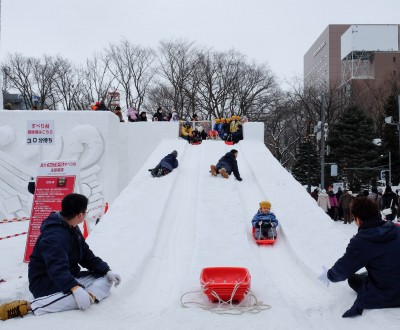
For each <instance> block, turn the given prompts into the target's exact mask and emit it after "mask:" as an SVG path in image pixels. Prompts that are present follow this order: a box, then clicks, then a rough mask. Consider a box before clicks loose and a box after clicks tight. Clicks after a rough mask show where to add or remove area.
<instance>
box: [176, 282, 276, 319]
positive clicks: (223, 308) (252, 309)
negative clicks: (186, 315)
mask: <svg viewBox="0 0 400 330" xmlns="http://www.w3.org/2000/svg"><path fill="white" fill-rule="evenodd" d="M208 284H209V283H205V284H204V285H203V286H202V289H201V290H195V291H188V292H186V293H184V294H183V295H182V296H181V306H182V307H184V308H201V309H204V310H209V311H211V312H214V313H217V314H230V315H240V314H243V313H246V312H247V313H252V314H258V313H259V312H261V311H264V310H267V309H270V308H271V305H267V304H264V303H263V302H262V301H259V300H258V299H257V297H256V296H255V295H254V293H253V292H252V291H251V290H249V291H248V293H247V295H246V296H245V297H244V299H243V300H242V301H241V302H240V303H238V304H233V300H232V299H233V297H234V296H235V293H236V291H237V290H238V288H239V286H240V285H241V284H242V282H239V283H236V285H235V287H234V289H233V291H232V294H231V297H230V299H228V300H227V301H225V300H223V299H221V298H220V297H219V295H218V294H217V293H216V292H215V291H212V292H211V294H212V296H213V297H215V298H216V299H218V302H217V305H215V304H210V303H206V302H203V303H201V302H197V301H184V297H185V296H186V295H189V294H194V293H204V291H205V289H206V287H207V285H208Z"/></svg>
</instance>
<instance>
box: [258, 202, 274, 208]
mask: <svg viewBox="0 0 400 330" xmlns="http://www.w3.org/2000/svg"><path fill="white" fill-rule="evenodd" d="M260 207H265V208H267V209H271V203H270V202H268V201H262V202H260Z"/></svg>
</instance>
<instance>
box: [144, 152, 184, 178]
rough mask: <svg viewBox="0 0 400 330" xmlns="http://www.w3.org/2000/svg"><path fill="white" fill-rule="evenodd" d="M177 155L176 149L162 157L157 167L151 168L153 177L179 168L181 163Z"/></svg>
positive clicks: (158, 176)
mask: <svg viewBox="0 0 400 330" xmlns="http://www.w3.org/2000/svg"><path fill="white" fill-rule="evenodd" d="M176 157H178V152H177V151H176V150H174V151H172V152H171V153H170V154H168V155H167V156H165V157H164V158H163V159H161V161H160V162H159V163H158V165H157V166H156V167H154V168H151V169H149V171H150V172H151V175H152V176H153V178H156V177H157V178H160V177H162V176H164V175H167V174H168V173H171V172H172V171H173V170H174V168H177V167H178V165H179V163H178V160H177V159H176Z"/></svg>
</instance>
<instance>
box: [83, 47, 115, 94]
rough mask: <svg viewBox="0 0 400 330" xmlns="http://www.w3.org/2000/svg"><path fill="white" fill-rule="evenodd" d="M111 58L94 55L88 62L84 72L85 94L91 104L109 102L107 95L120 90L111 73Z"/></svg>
mask: <svg viewBox="0 0 400 330" xmlns="http://www.w3.org/2000/svg"><path fill="white" fill-rule="evenodd" d="M110 61H111V58H110V56H108V55H104V54H101V53H95V54H93V56H92V58H90V59H88V60H87V61H86V68H85V72H84V84H83V86H82V87H83V93H84V94H85V98H86V99H88V100H90V101H91V102H95V101H98V100H104V101H106V100H107V93H108V92H109V91H115V90H117V89H118V82H116V81H115V80H114V77H113V76H112V74H111V73H110V70H109V67H110Z"/></svg>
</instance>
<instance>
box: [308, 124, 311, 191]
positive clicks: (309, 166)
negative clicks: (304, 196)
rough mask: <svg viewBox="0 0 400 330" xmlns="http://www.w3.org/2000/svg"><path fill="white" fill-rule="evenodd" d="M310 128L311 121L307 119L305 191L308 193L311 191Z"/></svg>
mask: <svg viewBox="0 0 400 330" xmlns="http://www.w3.org/2000/svg"><path fill="white" fill-rule="evenodd" d="M310 129H311V121H310V120H309V121H308V126H307V162H308V164H307V191H308V193H311V179H310V175H311V160H310V152H311V150H310V149H311V148H310Z"/></svg>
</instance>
